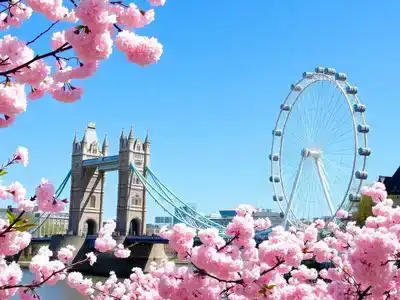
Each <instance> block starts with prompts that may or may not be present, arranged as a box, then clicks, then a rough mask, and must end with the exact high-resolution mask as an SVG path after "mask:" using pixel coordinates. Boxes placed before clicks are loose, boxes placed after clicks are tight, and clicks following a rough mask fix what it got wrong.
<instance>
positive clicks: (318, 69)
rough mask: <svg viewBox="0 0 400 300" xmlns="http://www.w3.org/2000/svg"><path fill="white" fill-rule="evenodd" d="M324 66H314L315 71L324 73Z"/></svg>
mask: <svg viewBox="0 0 400 300" xmlns="http://www.w3.org/2000/svg"><path fill="white" fill-rule="evenodd" d="M324 70H325V69H324V68H323V67H316V68H315V73H320V74H323V73H324Z"/></svg>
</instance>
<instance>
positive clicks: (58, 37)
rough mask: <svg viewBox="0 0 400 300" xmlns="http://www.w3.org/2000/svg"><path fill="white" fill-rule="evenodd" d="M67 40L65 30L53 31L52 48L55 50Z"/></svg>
mask: <svg viewBox="0 0 400 300" xmlns="http://www.w3.org/2000/svg"><path fill="white" fill-rule="evenodd" d="M66 42H67V40H66V39H65V31H57V32H54V33H53V36H52V37H51V48H52V49H53V50H55V49H58V48H60V47H61V46H63V45H64V44H65V43H66Z"/></svg>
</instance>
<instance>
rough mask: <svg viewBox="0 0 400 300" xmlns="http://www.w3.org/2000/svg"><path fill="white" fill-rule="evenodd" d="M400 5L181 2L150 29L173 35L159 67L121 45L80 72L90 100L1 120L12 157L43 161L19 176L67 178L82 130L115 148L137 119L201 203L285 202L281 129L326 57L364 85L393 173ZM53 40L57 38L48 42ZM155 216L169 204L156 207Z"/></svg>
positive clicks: (109, 194)
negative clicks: (276, 173) (278, 168)
mask: <svg viewBox="0 0 400 300" xmlns="http://www.w3.org/2000/svg"><path fill="white" fill-rule="evenodd" d="M143 2H144V1H139V2H137V4H142V3H143ZM399 11H400V2H398V1H396V0H387V1H380V2H373V1H358V0H357V1H345V0H337V1H316V0H310V1H244V0H235V1H215V0H202V1H193V0H192V1H188V0H187V1H183V0H180V1H179V0H175V1H174V0H169V1H167V4H166V6H165V7H162V8H159V9H157V10H156V21H155V22H154V23H153V24H151V25H150V26H148V27H147V28H146V29H144V30H140V33H141V34H147V35H153V36H155V37H157V38H158V39H159V40H160V41H161V42H162V43H163V45H164V54H163V56H162V59H161V61H160V62H159V63H158V64H156V65H153V66H150V67H147V68H141V67H138V66H136V65H133V64H130V63H128V62H127V61H126V60H125V58H124V57H123V55H121V54H120V53H118V51H117V50H116V49H114V53H113V55H112V57H111V58H110V59H109V60H107V61H104V62H103V63H102V64H101V67H100V70H99V71H98V73H97V74H96V75H95V76H93V77H92V78H90V79H87V80H85V81H81V82H79V84H82V85H84V86H85V89H86V91H85V94H84V97H83V98H82V99H81V100H80V101H79V102H77V103H75V104H73V105H69V104H63V103H58V102H57V101H55V100H52V99H50V98H49V97H46V98H44V99H41V100H38V101H36V102H30V103H29V106H28V110H27V112H26V113H25V114H24V115H21V116H20V117H19V118H18V120H17V122H16V124H15V125H13V126H12V127H10V128H8V129H2V130H1V132H0V136H1V137H2V141H3V143H2V147H1V148H0V154H1V155H0V157H2V159H3V160H6V158H7V157H8V156H9V154H11V153H12V152H13V151H14V149H15V148H16V147H17V146H18V145H23V146H25V147H27V148H29V151H30V160H31V162H30V165H29V167H28V168H22V167H13V168H12V169H11V170H10V171H11V172H10V174H9V175H7V177H6V181H7V182H12V181H13V180H16V179H18V180H20V181H21V182H22V183H23V184H24V185H25V186H26V187H27V188H28V189H29V191H30V192H31V193H33V189H34V187H35V186H36V184H37V183H39V181H40V179H41V177H46V178H48V179H51V180H52V181H53V182H54V183H56V184H58V183H61V181H62V180H63V178H64V177H65V175H66V174H67V172H68V170H69V169H70V163H71V161H70V160H71V156H70V155H71V147H72V140H73V136H74V132H75V130H78V132H79V137H80V138H82V134H83V130H84V129H85V127H86V125H87V123H88V122H90V121H93V122H95V123H96V124H97V128H98V129H97V131H98V135H99V137H100V138H103V135H104V134H105V133H107V134H108V140H109V144H110V151H109V152H110V154H113V153H117V151H118V143H119V136H120V132H121V128H122V127H124V128H125V129H126V130H128V129H129V127H130V125H131V124H134V125H135V131H136V134H137V135H139V136H140V137H144V134H145V131H146V129H148V130H149V132H150V138H151V141H152V158H151V167H152V169H153V170H154V171H155V172H156V173H157V175H158V176H159V177H160V178H161V179H162V180H163V181H164V182H165V183H166V184H167V185H168V187H170V188H171V189H172V190H173V191H174V192H175V193H176V194H177V195H179V196H180V197H181V198H182V199H184V200H185V201H188V202H196V203H197V205H198V208H199V210H200V211H202V212H212V211H217V210H218V209H229V208H234V207H235V206H236V205H237V204H240V203H251V204H254V205H257V206H259V205H261V206H262V207H266V208H267V207H268V208H273V209H277V207H276V206H275V204H274V202H273V201H272V198H271V195H272V187H271V184H270V183H269V181H268V177H269V175H270V174H269V173H270V172H269V159H268V155H269V152H270V145H271V138H272V136H271V130H272V129H273V126H274V123H275V120H276V117H277V114H278V112H279V105H280V104H281V103H282V101H283V99H284V98H285V96H286V94H287V93H288V91H289V87H290V84H292V83H293V82H295V81H297V80H298V79H300V78H301V74H302V72H304V71H312V70H313V69H314V68H315V67H316V66H318V65H324V66H327V67H334V68H336V69H337V70H338V71H341V72H347V74H348V78H349V81H350V82H351V83H353V84H355V85H357V86H358V87H359V96H360V100H361V101H362V102H363V103H365V104H366V105H367V109H368V111H367V121H368V123H369V124H370V126H371V133H370V135H369V138H370V147H371V148H372V151H373V152H372V155H371V156H370V159H369V161H368V172H369V175H370V178H376V177H377V176H378V175H380V174H384V175H392V174H393V172H394V171H395V170H396V169H397V167H398V166H399V162H400V160H399V158H398V150H397V149H399V147H400V142H399V139H398V134H397V129H398V127H399V125H398V114H399V111H400V103H399V101H398V99H397V97H398V92H397V89H398V87H399V83H398V80H399V79H398V78H397V77H398V76H399V75H398V74H399V71H400V43H399V33H400V19H399V18H398V12H399ZM27 24H30V26H28V27H26V26H24V27H22V28H19V29H18V30H14V31H13V33H15V32H17V33H18V34H21V35H22V36H23V37H25V38H26V39H29V38H32V37H33V36H34V34H35V32H37V31H38V30H39V29H40V28H43V29H44V28H46V24H47V23H45V22H44V21H43V20H42V19H41V18H35V19H33V20H30V21H29V22H28V23H27ZM48 48H49V45H48V40H47V39H46V38H43V39H42V40H41V41H40V42H39V43H38V44H37V45H36V46H35V49H39V50H45V49H48ZM116 184H117V177H116V174H115V173H114V174H110V175H109V177H108V182H107V184H106V197H105V199H106V203H105V216H106V217H107V218H108V217H114V216H115V210H116V196H117V192H116ZM65 196H67V197H68V196H69V190H67V191H66V192H65ZM6 204H7V203H6V202H3V205H6ZM149 214H150V217H153V216H154V215H156V214H158V210H155V206H154V204H152V203H151V204H150V205H149ZM149 221H151V220H149Z"/></svg>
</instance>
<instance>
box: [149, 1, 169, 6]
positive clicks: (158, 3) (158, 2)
mask: <svg viewBox="0 0 400 300" xmlns="http://www.w3.org/2000/svg"><path fill="white" fill-rule="evenodd" d="M148 1H149V3H150V4H151V5H153V6H160V5H164V4H165V2H166V1H167V0H148Z"/></svg>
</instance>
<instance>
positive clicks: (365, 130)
mask: <svg viewBox="0 0 400 300" xmlns="http://www.w3.org/2000/svg"><path fill="white" fill-rule="evenodd" d="M357 131H358V132H360V133H368V132H369V126H368V125H362V124H359V125H358V126H357Z"/></svg>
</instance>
